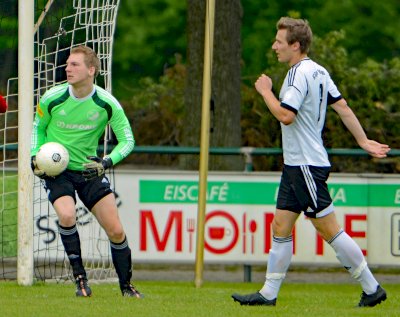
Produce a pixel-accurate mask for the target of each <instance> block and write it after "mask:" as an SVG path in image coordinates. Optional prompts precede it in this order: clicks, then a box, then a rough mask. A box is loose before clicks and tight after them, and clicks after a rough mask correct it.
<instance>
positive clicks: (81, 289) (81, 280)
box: [75, 275, 92, 297]
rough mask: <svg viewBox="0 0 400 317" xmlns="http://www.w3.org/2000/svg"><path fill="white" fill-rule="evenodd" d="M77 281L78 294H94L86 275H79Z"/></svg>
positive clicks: (84, 295)
mask: <svg viewBox="0 0 400 317" xmlns="http://www.w3.org/2000/svg"><path fill="white" fill-rule="evenodd" d="M75 283H76V292H75V294H76V296H79V297H90V296H92V290H91V289H90V287H89V284H88V280H87V278H86V276H83V275H78V276H77V277H76V279H75Z"/></svg>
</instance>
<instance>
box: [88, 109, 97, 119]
mask: <svg viewBox="0 0 400 317" xmlns="http://www.w3.org/2000/svg"><path fill="white" fill-rule="evenodd" d="M87 118H88V119H89V120H90V121H94V120H97V119H98V118H99V112H98V111H97V110H90V111H89V112H88V113H87Z"/></svg>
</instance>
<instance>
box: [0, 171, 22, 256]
mask: <svg viewBox="0 0 400 317" xmlns="http://www.w3.org/2000/svg"><path fill="white" fill-rule="evenodd" d="M17 177H18V175H17V174H16V172H6V173H5V174H3V175H1V176H0V258H5V257H12V256H16V255H17V218H18V193H17V185H18V179H17Z"/></svg>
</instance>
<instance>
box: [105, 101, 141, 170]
mask: <svg viewBox="0 0 400 317" xmlns="http://www.w3.org/2000/svg"><path fill="white" fill-rule="evenodd" d="M110 125H111V128H112V130H113V131H114V133H115V136H116V137H117V140H118V144H117V146H116V147H115V148H114V149H113V150H112V152H111V153H110V154H109V155H108V156H109V157H111V159H112V162H113V165H115V164H117V163H118V162H120V161H122V160H123V159H124V158H125V157H127V156H128V155H129V154H130V153H131V152H132V150H133V148H134V146H135V139H134V137H133V133H132V129H131V126H130V124H129V121H128V118H127V117H126V115H125V113H124V110H123V109H122V108H114V109H113V115H112V118H111V120H110Z"/></svg>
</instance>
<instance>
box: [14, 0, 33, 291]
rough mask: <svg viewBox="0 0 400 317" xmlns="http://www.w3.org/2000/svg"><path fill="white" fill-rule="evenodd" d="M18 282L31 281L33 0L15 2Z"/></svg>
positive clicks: (26, 283) (26, 282) (27, 282)
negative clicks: (16, 47) (16, 18)
mask: <svg viewBox="0 0 400 317" xmlns="http://www.w3.org/2000/svg"><path fill="white" fill-rule="evenodd" d="M18 21H19V27H18V112H19V115H18V260H17V276H18V284H20V285H31V284H32V283H33V239H32V237H33V211H32V205H33V199H32V195H33V175H32V172H31V171H30V168H29V166H30V137H27V136H30V135H31V132H32V117H33V105H32V102H33V90H34V87H33V72H34V71H33V57H34V55H33V52H34V51H33V43H34V40H33V21H34V2H33V1H31V0H19V2H18Z"/></svg>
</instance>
